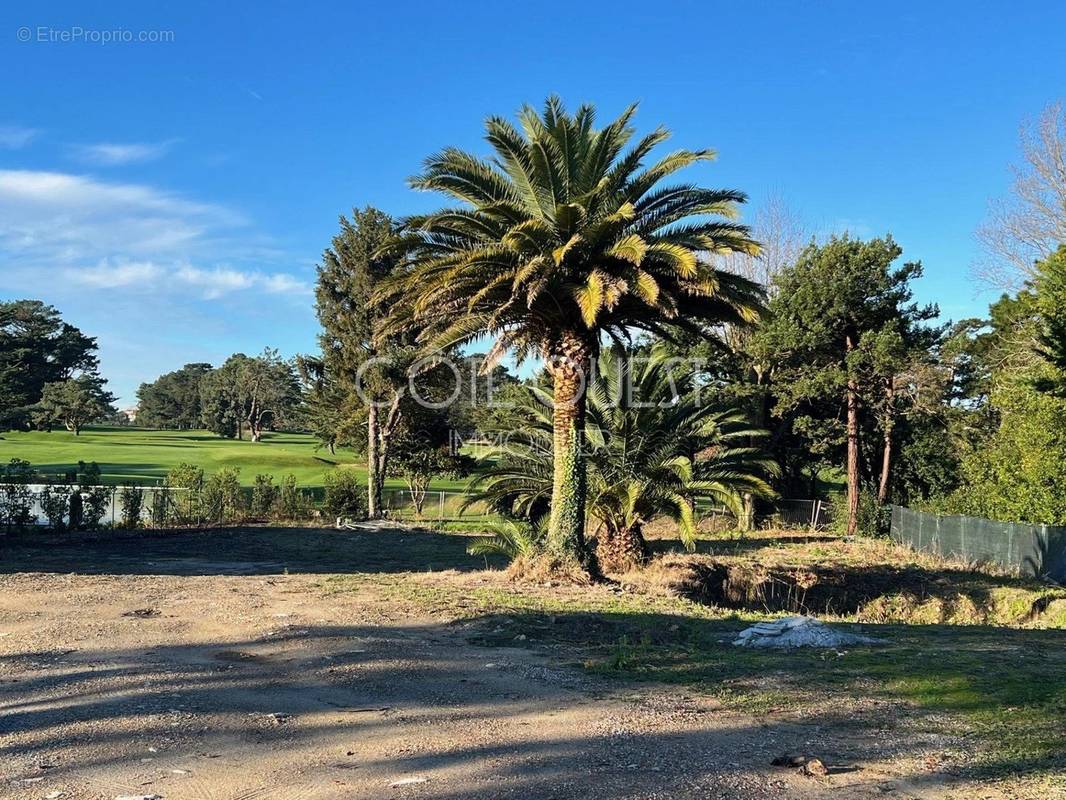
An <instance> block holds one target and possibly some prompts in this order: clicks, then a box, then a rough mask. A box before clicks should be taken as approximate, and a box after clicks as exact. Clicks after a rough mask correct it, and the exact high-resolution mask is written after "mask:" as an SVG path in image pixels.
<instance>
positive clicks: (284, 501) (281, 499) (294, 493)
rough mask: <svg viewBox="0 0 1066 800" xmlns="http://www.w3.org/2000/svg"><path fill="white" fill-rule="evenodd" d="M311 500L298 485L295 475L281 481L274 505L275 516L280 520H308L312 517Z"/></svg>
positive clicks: (287, 476)
mask: <svg viewBox="0 0 1066 800" xmlns="http://www.w3.org/2000/svg"><path fill="white" fill-rule="evenodd" d="M311 510H312V505H311V499H310V498H309V497H308V496H307V495H306V494H304V493H303V492H302V491H300V488H299V487H298V486H297V485H296V476H295V475H286V476H285V477H284V478H282V479H281V487H280V490H279V492H278V499H277V501H276V503H275V504H274V516H275V517H277V518H278V519H294V520H295V519H307V518H308V517H310V516H311Z"/></svg>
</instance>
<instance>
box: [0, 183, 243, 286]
mask: <svg viewBox="0 0 1066 800" xmlns="http://www.w3.org/2000/svg"><path fill="white" fill-rule="evenodd" d="M243 225H244V220H243V219H242V218H241V217H240V215H238V214H235V213H233V212H232V211H229V210H228V209H225V208H222V207H220V206H215V205H210V204H207V203H198V202H195V201H192V200H188V199H185V198H183V197H180V196H178V195H174V194H171V193H168V192H162V191H159V190H158V189H155V188H152V187H150V186H144V185H141V184H134V183H112V182H105V181H100V180H97V179H95V178H91V177H87V176H84V175H71V174H68V173H62V172H38V171H31V170H0V256H3V257H4V258H5V259H6V260H7V261H8V262H9V263H11V262H21V263H25V264H28V265H33V264H39V265H42V266H55V265H56V263H57V262H58V263H59V264H72V263H76V264H85V263H86V262H90V263H91V262H93V261H99V260H101V259H105V258H123V259H124V260H127V261H139V260H145V259H146V258H149V257H150V258H152V259H153V260H154V259H158V258H159V257H160V256H169V257H173V258H180V259H188V258H192V257H195V256H197V255H198V254H200V253H204V252H208V251H210V253H211V254H212V255H213V256H215V257H217V255H218V250H219V247H220V246H222V245H224V243H220V242H219V240H218V237H219V236H220V235H222V233H223V232H224V231H227V230H231V229H233V228H237V227H241V226H243ZM248 238H254V237H248ZM242 246H243V247H245V248H247V247H248V242H247V240H246V241H244V242H243V243H242Z"/></svg>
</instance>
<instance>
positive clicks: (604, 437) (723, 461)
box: [470, 350, 777, 572]
mask: <svg viewBox="0 0 1066 800" xmlns="http://www.w3.org/2000/svg"><path fill="white" fill-rule="evenodd" d="M549 402H550V398H549V397H548V396H547V394H546V393H545V392H544V391H543V390H540V389H537V388H531V389H530V393H529V396H528V398H527V402H526V403H525V404H524V405H523V406H522V407H520V408H519V409H518V413H517V415H516V416H517V418H519V419H526V420H529V423H528V424H526V425H524V426H523V427H522V428H521V429H520V430H519V431H518V432H516V433H515V434H514V435H513V436H512V437H511V440H510V442H509V444H508V446H507V449H506V450H505V453H504V455H503V457H502V458H501V459H500V460H499V461H498V462H497V463H496V464H495V465H494V466H492V467H490V468H489V469H488V470H486V471H485V473H483V474H482V475H480V476H479V477H478V478H477V479H476V481H475V488H476V489H477V493H476V495H475V496H474V497H472V498H471V500H470V502H471V503H474V502H488V503H489V504H490V505H491V506H493V507H494V508H496V509H497V510H499V511H503V512H506V513H509V514H512V515H515V516H519V517H527V518H532V519H535V518H536V517H537V516H538V513H539V512H540V511H542V510H543V508H544V506H545V505H546V502H545V501H546V500H547V498H548V497H549V496H550V492H551V488H552V474H551V470H550V469H549V468H548V466H547V462H546V459H545V455H546V453H547V452H550V449H549V448H550V446H551V443H552V428H553V419H552V414H551V411H550V408H549ZM586 414H587V417H586V426H585V440H586V441H585V449H586V452H587V453H588V467H589V470H588V472H589V498H588V511H589V515H590V516H591V517H592V518H593V519H595V520H596V521H597V522H598V523H599V532H598V536H597V549H596V554H597V558H598V561H599V564H600V566H601V567H602V568H603V569H604V570H606V571H609V572H621V571H624V570H625V569H627V568H629V567H631V566H633V565H634V564H637V563H640V562H642V561H643V560H644V559H645V557H646V555H647V550H646V545H645V541H644V537H643V526H644V525H645V524H647V523H649V522H652V521H653V520H656V519H660V518H668V519H671V520H673V521H674V522H676V523H677V528H678V532H679V534H680V537H681V540H682V542H683V543H684V544H685V545H686V547H689V548H691V547H692V546H693V544H694V542H695V536H696V526H697V522H698V516H699V513H698V509H699V507H700V506H701V505H706V504H708V503H713V504H714V505H721V506H725V507H727V508H728V509H730V510H731V511H732V512H733V513H734V514H736V515H737V517H738V519H739V518H740V517H741V516H742V514H743V513H744V511H743V510H744V495H745V494H749V493H750V494H752V495H755V496H757V497H771V496H773V495H774V492H773V490H772V489H771V488H770V486H769V484H768V483H767V480H766V479H767V478H768V477H770V476H773V475H776V474H777V465H776V464H775V463H774V462H773V461H772V460H770V459H769V458H767V457H766V456H765V455H764V454H763V453H762V452H761V451H760V450H759V449H758V448H757V447H753V446H751V444H750V443H751V441H752V439H753V438H754V439H757V438H759V437H761V436H763V435H765V431H761V430H756V429H753V428H752V426H751V425H750V423H749V422H748V420H747V419H746V418H745V417H744V415H743V414H742V413H740V412H738V411H736V410H735V409H722V408H717V407H715V406H714V405H711V404H709V403H706V402H704V401H703V399H702V398H701V397H700V394H699V391H698V390H697V384H696V375H695V373H694V372H693V371H692V370H690V369H687V368H684V367H683V366H680V365H678V364H676V363H674V362H672V361H671V360H670V359H669V358H668V357H667V356H666V354H665V353H664V352H663V351H662V350H653V351H652V352H651V353H650V355H648V356H647V357H644V356H640V357H637V358H635V359H634V358H633V354H632V353H626V352H622V351H619V350H615V351H608V352H604V353H602V354H601V355H600V357H599V359H598V362H597V365H596V370H595V372H594V374H593V377H592V379H591V382H590V383H589V387H588V399H587V409H586ZM527 555H528V554H527Z"/></svg>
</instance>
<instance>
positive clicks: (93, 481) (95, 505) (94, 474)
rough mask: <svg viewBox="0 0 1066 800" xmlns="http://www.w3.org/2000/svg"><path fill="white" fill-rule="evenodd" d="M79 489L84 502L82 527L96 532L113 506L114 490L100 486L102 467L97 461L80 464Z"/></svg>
mask: <svg viewBox="0 0 1066 800" xmlns="http://www.w3.org/2000/svg"><path fill="white" fill-rule="evenodd" d="M78 487H79V490H80V493H81V500H82V515H81V525H82V526H83V527H85V528H87V529H88V530H91V531H94V530H97V529H98V528H99V527H100V521H101V520H102V519H103V518H104V514H106V513H107V509H108V507H109V506H110V505H111V498H112V494H113V492H112V490H111V489H110V488H108V487H107V486H101V485H100V467H99V465H97V463H96V462H95V461H90V462H89V463H86V462H84V461H79V462H78Z"/></svg>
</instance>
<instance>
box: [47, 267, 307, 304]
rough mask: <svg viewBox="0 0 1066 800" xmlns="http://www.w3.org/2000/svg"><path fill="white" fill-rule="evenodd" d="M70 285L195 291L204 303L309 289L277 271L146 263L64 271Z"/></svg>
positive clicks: (291, 277)
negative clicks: (236, 295)
mask: <svg viewBox="0 0 1066 800" xmlns="http://www.w3.org/2000/svg"><path fill="white" fill-rule="evenodd" d="M63 274H64V277H65V278H66V279H67V280H69V281H70V282H72V283H75V284H79V285H81V286H87V287H90V288H93V289H118V288H130V287H132V288H138V289H141V290H143V291H151V292H158V291H182V290H189V289H192V290H195V291H196V293H197V294H198V295H199V296H201V297H202V298H203V299H205V300H217V299H219V298H220V297H223V296H225V295H228V294H231V293H233V292H240V291H246V290H249V289H254V290H258V291H264V292H268V293H270V294H282V295H306V294H309V293H310V292H311V287H310V286H308V285H307V284H306V283H304V282H303V281H301V280H299V279H298V278H296V277H294V276H292V275H288V274H286V273H282V272H278V273H272V274H265V273H262V272H256V271H246V270H239V269H234V268H232V267H221V266H220V267H212V268H210V269H203V268H201V267H195V266H192V265H191V264H178V265H175V266H171V267H164V266H162V265H160V264H156V263H153V262H150V261H139V262H119V263H115V262H111V261H102V262H100V263H99V264H97V265H96V266H94V267H73V268H68V269H66V270H64V272H63Z"/></svg>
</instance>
